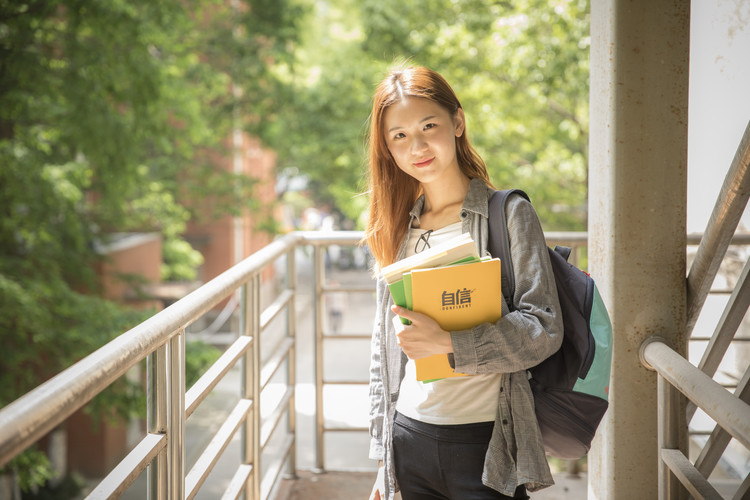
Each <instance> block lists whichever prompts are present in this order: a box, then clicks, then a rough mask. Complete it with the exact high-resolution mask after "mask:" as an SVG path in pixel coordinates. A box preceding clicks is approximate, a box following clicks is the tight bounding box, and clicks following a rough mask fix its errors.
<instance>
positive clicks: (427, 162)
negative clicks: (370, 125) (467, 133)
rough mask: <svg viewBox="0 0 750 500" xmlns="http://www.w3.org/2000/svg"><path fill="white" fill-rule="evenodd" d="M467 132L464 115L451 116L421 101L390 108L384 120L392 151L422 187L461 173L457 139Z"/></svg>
mask: <svg viewBox="0 0 750 500" xmlns="http://www.w3.org/2000/svg"><path fill="white" fill-rule="evenodd" d="M463 131H464V114H463V110H462V109H460V108H459V110H458V111H457V112H456V113H455V115H453V116H451V114H450V113H449V112H448V111H447V110H446V109H445V108H443V107H442V106H440V105H439V104H437V103H435V102H433V101H430V100H428V99H423V98H421V97H407V98H405V99H403V100H401V101H399V102H397V103H396V104H393V105H392V106H390V107H389V108H388V109H387V110H386V111H385V114H384V116H383V133H384V134H385V141H386V144H387V145H388V150H389V151H390V152H391V155H392V156H393V159H394V160H396V164H397V165H398V167H399V168H400V169H401V170H403V171H404V172H405V173H407V174H409V175H410V176H412V177H414V178H415V179H416V180H418V181H419V182H420V183H422V184H427V183H430V182H434V181H435V180H438V179H440V178H441V177H442V176H443V174H445V173H446V172H450V173H455V172H453V169H455V170H456V171H458V170H459V166H458V160H457V158H456V137H460V136H461V134H463Z"/></svg>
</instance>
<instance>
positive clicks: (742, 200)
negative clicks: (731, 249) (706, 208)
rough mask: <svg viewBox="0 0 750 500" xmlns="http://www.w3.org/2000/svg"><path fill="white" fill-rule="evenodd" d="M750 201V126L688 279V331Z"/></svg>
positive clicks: (696, 317) (734, 159)
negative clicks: (749, 200)
mask: <svg viewBox="0 0 750 500" xmlns="http://www.w3.org/2000/svg"><path fill="white" fill-rule="evenodd" d="M748 199H750V123H748V124H747V126H746V127H745V132H744V134H743V135H742V140H741V141H740V144H739V146H738V147H737V152H736V153H735V155H734V158H733V160H732V164H731V165H730V167H729V172H727V175H726V177H725V178H724V184H723V185H722V186H721V193H720V194H719V197H718V198H717V199H716V205H714V209H713V212H712V213H711V218H710V219H709V221H708V225H707V226H706V232H705V234H704V236H703V238H702V239H701V242H700V246H699V247H698V252H697V253H696V255H695V260H694V261H693V264H692V266H691V267H690V272H689V273H688V277H687V329H686V330H685V335H686V336H687V337H689V336H690V333H691V332H692V330H693V327H694V326H695V323H696V321H698V315H699V314H700V311H701V308H702V307H703V303H704V302H705V301H706V297H707V296H708V292H709V290H710V289H711V284H712V283H713V281H714V278H715V277H716V273H717V272H718V271H719V265H720V264H721V261H722V259H723V258H724V255H725V254H726V251H727V247H728V246H729V243H730V240H731V239H732V235H733V234H734V232H735V230H736V228H737V225H738V224H739V222H740V218H741V217H742V213H743V212H744V210H745V207H746V206H747V202H748Z"/></svg>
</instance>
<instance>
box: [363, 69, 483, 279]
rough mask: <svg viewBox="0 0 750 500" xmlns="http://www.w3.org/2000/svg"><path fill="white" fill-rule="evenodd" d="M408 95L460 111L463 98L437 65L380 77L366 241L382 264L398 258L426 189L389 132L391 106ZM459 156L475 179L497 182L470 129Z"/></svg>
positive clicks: (372, 121)
mask: <svg viewBox="0 0 750 500" xmlns="http://www.w3.org/2000/svg"><path fill="white" fill-rule="evenodd" d="M406 97H421V98H424V99H428V100H430V101H432V102H435V103H436V104H438V105H440V106H442V107H443V108H444V109H446V110H447V111H448V112H449V113H450V114H451V116H455V114H456V112H457V111H458V109H459V108H461V103H460V102H459V101H458V97H456V94H455V92H453V89H452V88H451V86H450V85H449V84H448V82H447V81H445V79H444V78H443V77H442V76H440V75H439V74H438V73H436V72H435V71H432V70H431V69H428V68H424V67H420V66H410V67H406V68H404V67H396V68H394V69H392V70H391V71H390V72H389V73H388V75H387V76H386V77H385V79H383V81H382V82H380V85H378V88H377V90H376V91H375V96H374V97H373V103H372V114H371V115H370V131H369V139H368V144H367V148H368V155H369V175H368V178H369V179H368V182H369V186H368V187H369V195H370V214H369V218H368V220H367V229H366V231H365V241H366V242H367V244H368V245H369V247H370V251H371V252H372V254H373V255H374V256H375V260H376V261H377V263H378V266H379V267H381V268H382V267H383V266H387V265H388V264H392V263H393V262H395V260H396V257H397V253H398V246H399V244H400V243H401V241H402V240H403V238H404V237H405V235H406V232H407V231H408V230H409V227H408V226H409V217H407V214H408V213H409V211H410V210H411V208H412V206H413V205H414V202H415V201H416V200H417V197H419V195H420V194H421V187H420V185H419V181H417V180H416V179H414V178H413V177H412V176H410V175H408V174H406V173H404V172H403V171H402V170H401V169H400V168H398V166H397V165H396V161H395V160H394V159H393V156H391V152H390V151H389V150H388V145H387V144H386V140H385V134H384V133H383V118H384V115H385V111H386V110H387V109H388V108H389V107H390V106H392V105H393V104H395V103H397V102H399V101H401V100H403V99H404V98H406ZM456 157H457V159H458V165H459V167H460V168H461V171H462V172H463V173H464V174H465V175H466V176H467V177H469V179H475V178H480V179H482V180H483V181H484V182H485V184H487V185H488V186H491V185H492V184H491V183H490V179H489V175H488V174H487V167H486V166H485V164H484V160H482V158H481V157H480V156H479V154H478V153H477V152H476V151H475V150H474V148H473V147H472V146H471V144H470V143H469V139H468V138H467V136H466V128H465V127H464V132H463V134H461V136H460V137H457V138H456Z"/></svg>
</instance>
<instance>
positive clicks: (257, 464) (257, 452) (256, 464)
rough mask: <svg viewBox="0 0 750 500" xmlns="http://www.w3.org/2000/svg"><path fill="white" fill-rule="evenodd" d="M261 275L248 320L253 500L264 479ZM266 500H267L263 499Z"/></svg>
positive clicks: (254, 287)
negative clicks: (250, 362)
mask: <svg viewBox="0 0 750 500" xmlns="http://www.w3.org/2000/svg"><path fill="white" fill-rule="evenodd" d="M260 278H261V275H260V273H258V274H256V275H255V276H253V279H252V281H251V282H250V285H251V288H250V290H251V293H250V303H249V305H250V314H249V316H248V320H249V321H250V328H251V329H252V335H253V344H252V347H251V350H250V353H251V355H252V366H251V373H252V375H251V380H252V384H251V386H250V388H251V389H250V390H251V391H252V398H253V411H252V415H253V419H252V436H253V437H252V442H253V447H252V454H253V478H254V479H253V483H252V484H253V489H252V493H253V494H252V498H253V500H261V498H260V487H261V481H262V479H263V474H262V464H261V459H260V456H261V451H262V450H261V442H260V426H261V411H260V400H261V394H260V364H261V350H260V349H261V340H260V313H261V309H260ZM263 500H265V499H263Z"/></svg>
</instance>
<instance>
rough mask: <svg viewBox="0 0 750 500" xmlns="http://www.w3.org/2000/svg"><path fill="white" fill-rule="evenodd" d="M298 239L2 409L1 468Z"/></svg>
mask: <svg viewBox="0 0 750 500" xmlns="http://www.w3.org/2000/svg"><path fill="white" fill-rule="evenodd" d="M300 239H301V235H299V234H294V233H292V234H289V235H287V236H285V237H283V238H281V239H278V240H276V241H274V242H273V243H271V244H269V245H268V246H266V247H265V248H263V249H262V250H260V251H258V252H256V253H255V254H253V255H251V256H250V257H248V258H247V259H245V260H244V261H242V262H240V263H239V264H237V265H236V266H234V267H233V268H231V269H229V270H228V271H225V272H224V273H222V274H221V275H219V276H217V277H216V278H214V279H213V280H211V281H210V282H208V283H206V284H205V285H203V286H201V287H200V288H198V289H197V290H195V291H194V292H192V293H190V294H189V295H187V296H185V297H184V298H182V299H180V300H179V301H177V302H175V303H174V304H172V305H171V306H169V307H167V308H165V309H164V310H162V311H160V312H158V313H156V314H155V315H154V316H152V317H151V318H149V319H147V320H146V321H144V322H143V323H141V324H139V325H138V326H136V327H134V328H132V329H130V330H128V331H127V332H125V333H123V334H122V335H120V336H118V337H117V338H115V339H114V340H112V341H111V342H109V343H108V344H106V345H104V346H102V347H101V348H99V349H98V350H96V351H94V352H93V353H92V354H90V355H88V356H86V357H85V358H83V359H82V360H81V361H79V362H77V363H76V364H74V365H73V366H71V367H69V368H67V369H66V370H64V371H62V372H60V373H59V374H58V375H56V376H55V377H53V378H51V379H50V380H48V381H46V382H45V383H43V384H42V385H40V386H38V387H37V388H35V389H33V390H32V391H30V392H28V393H27V394H25V395H24V396H22V397H20V398H19V399H17V400H16V401H14V402H12V403H10V404H9V405H8V406H6V407H5V408H3V409H2V410H0V467H2V466H3V465H5V464H7V463H8V461H9V460H10V459H11V458H12V457H14V456H15V455H17V454H18V453H20V452H21V451H23V450H24V449H26V448H27V447H29V446H30V445H31V444H33V443H34V442H36V441H37V440H39V439H40V438H41V437H43V436H44V435H46V434H47V433H48V432H49V431H50V430H52V429H54V428H55V427H56V426H57V425H58V424H60V423H61V422H63V421H64V420H65V419H66V418H68V417H69V416H70V415H72V414H73V413H74V412H75V411H76V410H78V409H80V408H82V407H83V406H84V405H85V404H86V403H88V402H89V400H91V399H92V398H93V397H94V396H95V395H97V394H98V393H99V392H101V391H102V390H104V389H105V388H106V387H107V386H109V385H110V384H111V383H112V382H114V381H115V380H117V379H118V378H119V377H121V376H122V375H123V374H125V372H127V371H128V369H130V368H131V367H132V366H133V365H135V364H136V363H138V362H139V361H141V360H142V359H144V358H145V357H146V356H147V355H148V354H150V353H151V352H153V351H154V350H156V348H158V347H159V346H161V345H163V344H165V343H166V342H167V341H168V340H169V339H170V338H171V337H172V336H174V335H175V334H177V332H178V331H179V330H180V329H182V328H185V327H186V326H188V325H189V324H191V323H192V322H193V321H195V320H196V319H197V318H199V317H200V316H201V315H203V314H204V313H205V312H207V311H208V310H210V309H211V308H212V307H213V306H214V305H216V304H218V303H219V302H221V301H222V300H223V299H225V298H227V297H228V296H229V295H231V294H232V293H234V291H235V290H236V289H237V288H238V287H239V286H240V285H242V283H244V282H245V281H247V280H248V279H249V278H250V277H251V276H252V275H253V274H255V273H257V272H259V271H260V270H262V269H263V267H265V266H266V265H267V264H268V263H269V262H271V261H273V260H274V259H276V258H278V257H279V256H281V255H282V254H283V253H284V252H287V251H288V250H289V249H290V248H292V247H293V246H294V245H295V244H297V243H298V242H299V241H300Z"/></svg>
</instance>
